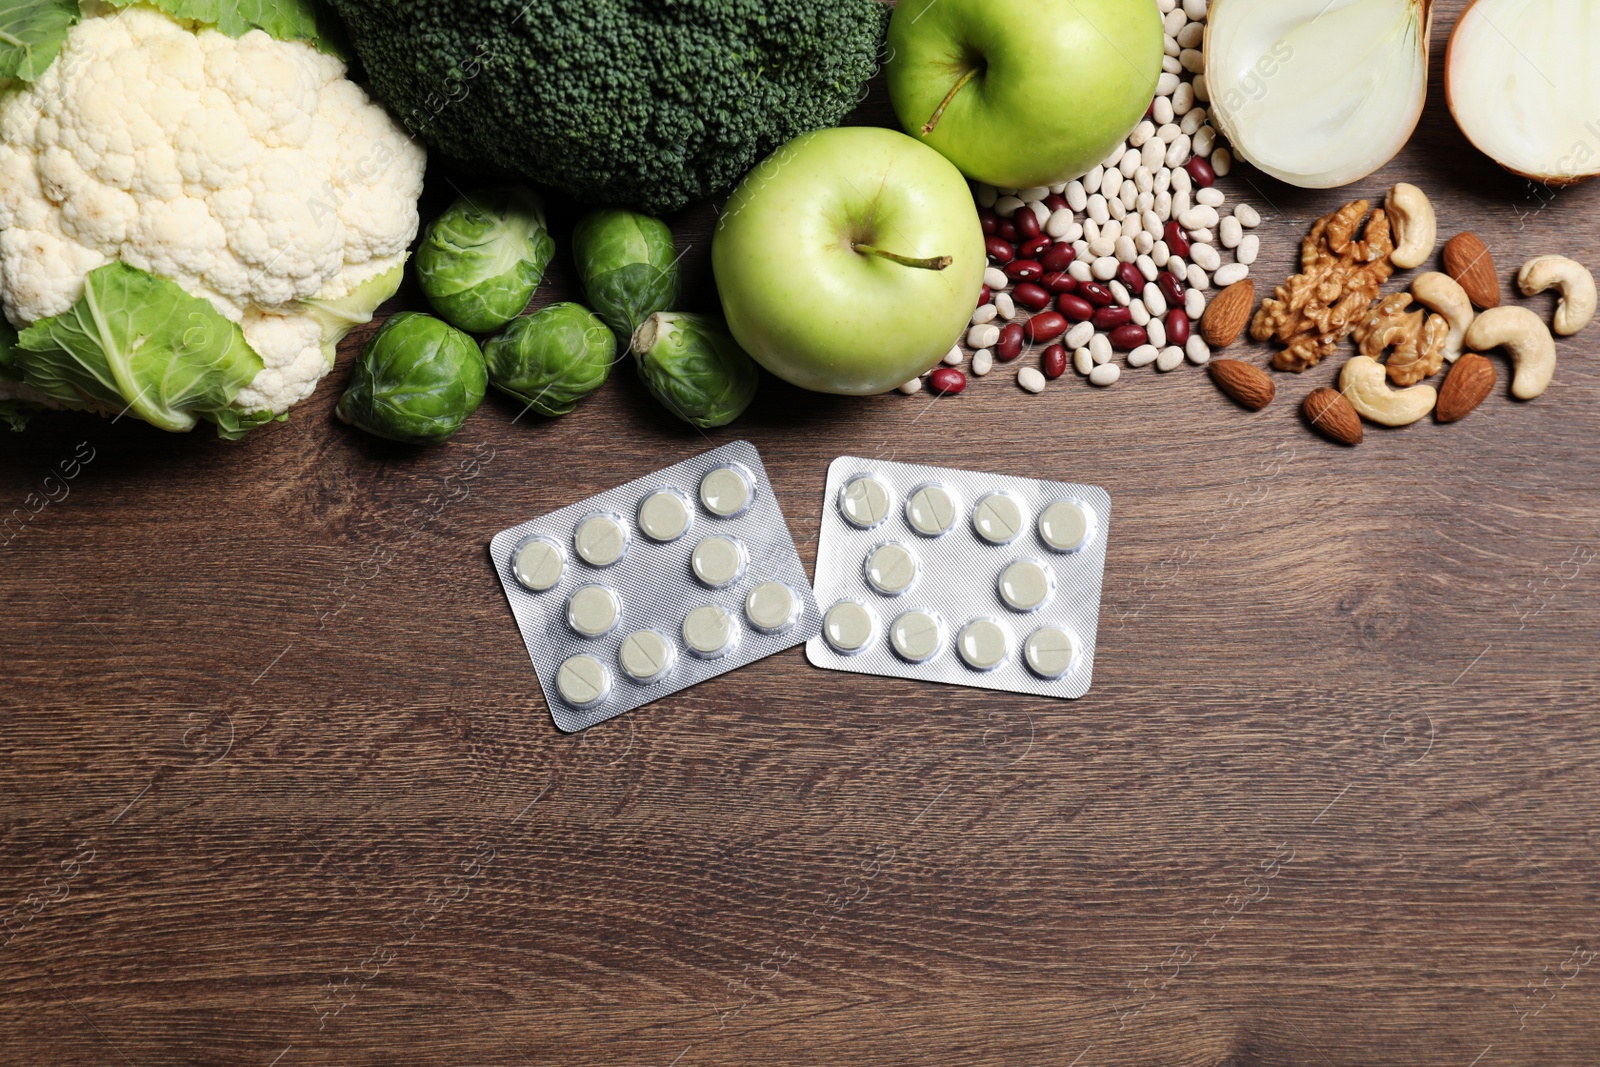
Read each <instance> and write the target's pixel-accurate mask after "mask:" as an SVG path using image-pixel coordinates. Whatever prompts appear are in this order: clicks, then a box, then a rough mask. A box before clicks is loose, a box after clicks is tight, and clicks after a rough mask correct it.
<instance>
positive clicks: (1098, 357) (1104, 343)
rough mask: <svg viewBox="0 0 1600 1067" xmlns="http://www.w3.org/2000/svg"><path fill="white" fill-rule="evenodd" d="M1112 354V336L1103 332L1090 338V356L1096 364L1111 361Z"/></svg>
mask: <svg viewBox="0 0 1600 1067" xmlns="http://www.w3.org/2000/svg"><path fill="white" fill-rule="evenodd" d="M1111 356H1112V351H1111V338H1109V337H1107V336H1106V335H1105V334H1103V333H1097V334H1095V335H1094V336H1093V337H1091V338H1089V358H1091V359H1093V360H1094V362H1095V365H1096V366H1099V365H1100V364H1102V363H1109V362H1111Z"/></svg>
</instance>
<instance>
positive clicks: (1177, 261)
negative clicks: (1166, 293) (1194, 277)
mask: <svg viewBox="0 0 1600 1067" xmlns="http://www.w3.org/2000/svg"><path fill="white" fill-rule="evenodd" d="M1167 273H1168V274H1173V275H1176V276H1177V277H1178V280H1179V281H1182V280H1183V279H1184V278H1187V277H1188V276H1189V263H1188V261H1187V260H1185V259H1184V258H1183V257H1182V256H1173V257H1172V258H1171V259H1169V260H1167Z"/></svg>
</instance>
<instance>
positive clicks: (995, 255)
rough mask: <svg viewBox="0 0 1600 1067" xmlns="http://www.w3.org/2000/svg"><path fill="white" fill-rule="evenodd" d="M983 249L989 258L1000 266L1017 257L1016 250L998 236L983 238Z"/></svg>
mask: <svg viewBox="0 0 1600 1067" xmlns="http://www.w3.org/2000/svg"><path fill="white" fill-rule="evenodd" d="M983 250H984V251H985V252H987V253H988V254H989V258H990V259H991V260H993V261H994V262H995V263H998V264H999V265H1000V266H1002V267H1003V266H1005V265H1006V264H1007V263H1010V262H1011V261H1012V260H1013V259H1016V258H1017V253H1016V251H1015V250H1014V249H1013V248H1012V247H1011V246H1010V245H1009V244H1007V243H1006V242H1004V241H1002V240H1001V239H1000V238H998V237H986V238H984V241H983Z"/></svg>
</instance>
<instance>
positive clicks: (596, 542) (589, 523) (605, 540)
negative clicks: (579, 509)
mask: <svg viewBox="0 0 1600 1067" xmlns="http://www.w3.org/2000/svg"><path fill="white" fill-rule="evenodd" d="M572 545H573V547H574V548H576V549H577V550H578V556H579V558H581V559H582V560H583V561H584V562H585V563H587V564H589V565H590V566H591V567H609V566H611V565H612V564H613V563H615V562H616V561H617V560H619V559H621V558H622V556H623V553H625V552H627V551H628V530H627V528H626V527H625V526H623V525H622V522H621V520H619V519H618V518H617V517H616V516H615V515H590V516H589V517H588V518H587V519H584V520H583V521H582V522H581V523H579V524H578V531H577V532H576V533H575V534H573V535H572Z"/></svg>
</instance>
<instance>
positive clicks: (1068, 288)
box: [1039, 270, 1078, 293]
mask: <svg viewBox="0 0 1600 1067" xmlns="http://www.w3.org/2000/svg"><path fill="white" fill-rule="evenodd" d="M1039 284H1040V285H1042V286H1044V287H1045V288H1046V289H1048V290H1050V291H1051V292H1052V293H1076V292H1077V291H1078V279H1076V278H1074V277H1073V276H1072V275H1070V274H1068V273H1067V272H1066V271H1064V270H1058V271H1046V272H1045V273H1044V274H1041V275H1040V276H1039Z"/></svg>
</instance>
